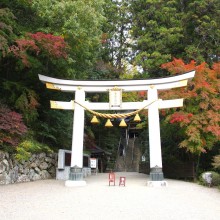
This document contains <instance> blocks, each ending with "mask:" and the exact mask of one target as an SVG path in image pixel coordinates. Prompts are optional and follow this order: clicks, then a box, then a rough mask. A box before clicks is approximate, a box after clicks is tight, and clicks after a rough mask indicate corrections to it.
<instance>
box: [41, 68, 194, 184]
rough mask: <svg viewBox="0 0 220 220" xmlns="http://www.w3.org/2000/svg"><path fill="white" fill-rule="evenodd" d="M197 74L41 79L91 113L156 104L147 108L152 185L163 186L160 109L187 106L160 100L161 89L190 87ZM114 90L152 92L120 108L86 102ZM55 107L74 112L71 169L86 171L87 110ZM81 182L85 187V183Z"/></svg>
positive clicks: (178, 101)
mask: <svg viewBox="0 0 220 220" xmlns="http://www.w3.org/2000/svg"><path fill="white" fill-rule="evenodd" d="M194 75H195V71H191V72H188V73H185V74H182V75H178V76H173V77H167V78H161V79H149V80H118V81H79V80H62V79H57V78H52V77H47V76H43V75H39V79H40V80H41V81H42V82H43V83H45V84H46V87H47V88H48V89H54V90H60V91H62V92H75V101H76V102H77V103H80V104H82V105H83V106H86V107H87V108H88V109H91V110H134V109H140V108H143V107H144V106H147V104H148V103H149V104H150V103H152V104H150V105H149V106H147V107H146V109H148V121H149V122H148V126H149V147H150V169H151V172H150V178H151V181H150V184H153V185H155V184H159V185H161V184H164V182H165V181H164V180H163V179H164V178H163V172H162V155H161V140H160V122H159V109H165V108H175V107H181V106H183V99H174V100H161V99H158V90H167V89H172V88H177V87H183V86H186V85H187V83H188V80H189V79H192V78H193V77H194ZM114 88H119V89H121V91H123V92H131V91H148V93H147V94H148V100H144V101H143V102H122V103H121V105H120V106H118V105H115V106H114V105H110V103H98V102H97V103H94V102H92V103H91V102H88V101H86V100H85V98H86V93H91V92H92V93H94V92H97V93H99V92H102V93H103V92H109V91H110V90H112V89H114ZM51 108H54V109H65V110H74V119H73V121H74V122H73V136H72V157H71V167H75V166H77V167H79V168H82V164H83V161H82V160H83V136H84V135H83V134H84V108H83V107H82V106H80V105H78V104H76V103H75V102H74V101H70V102H60V101H51ZM73 182H74V183H73ZM76 182H77V181H76V180H75V181H72V182H68V184H69V185H78V184H76ZM78 182H81V183H82V184H85V182H83V181H82V180H80V181H78ZM68 184H67V185H68ZM79 184H80V183H79Z"/></svg>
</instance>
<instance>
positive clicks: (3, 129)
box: [0, 105, 27, 147]
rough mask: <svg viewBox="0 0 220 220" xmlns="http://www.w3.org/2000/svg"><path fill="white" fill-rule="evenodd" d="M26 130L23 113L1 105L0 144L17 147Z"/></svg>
mask: <svg viewBox="0 0 220 220" xmlns="http://www.w3.org/2000/svg"><path fill="white" fill-rule="evenodd" d="M26 132H27V127H26V126H25V124H24V123H23V120H22V116H21V114H19V113H17V112H15V111H11V110H10V109H9V108H8V107H6V106H4V105H0V146H2V147H4V146H5V145H6V146H14V147H16V146H17V145H18V143H19V141H20V139H21V137H22V136H23V135H24V134H25V133H26Z"/></svg>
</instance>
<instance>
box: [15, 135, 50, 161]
mask: <svg viewBox="0 0 220 220" xmlns="http://www.w3.org/2000/svg"><path fill="white" fill-rule="evenodd" d="M16 151H17V152H16V155H15V158H16V159H17V160H18V161H22V160H28V159H29V158H30V157H31V155H32V154H34V153H42V152H46V153H52V152H53V151H52V150H51V148H50V147H49V146H47V145H44V144H41V143H39V142H37V141H35V140H30V139H29V140H25V141H23V142H21V143H20V144H19V145H18V147H17V148H16Z"/></svg>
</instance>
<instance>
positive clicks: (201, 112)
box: [160, 59, 220, 153]
mask: <svg viewBox="0 0 220 220" xmlns="http://www.w3.org/2000/svg"><path fill="white" fill-rule="evenodd" d="M161 68H163V69H166V70H168V71H169V72H170V73H171V74H172V75H173V74H182V73H185V72H188V71H191V70H195V71H196V74H195V77H194V79H193V80H192V81H190V82H189V83H188V87H187V88H178V89H172V90H169V91H166V92H161V93H160V97H162V98H163V99H168V98H169V99H172V98H184V106H183V108H180V109H176V111H175V112H174V113H172V111H173V110H169V113H171V114H168V116H167V121H169V122H170V123H178V124H179V125H180V127H181V129H183V131H184V133H185V139H184V140H183V141H182V142H181V143H180V145H179V146H180V147H183V148H186V149H187V150H188V151H190V152H192V153H200V152H206V150H207V149H211V148H212V146H213V144H214V143H215V142H216V141H218V140H220V99H219V94H220V80H219V79H220V62H219V63H214V64H213V66H212V68H210V67H209V66H208V64H207V63H205V62H204V63H201V64H200V65H196V62H195V61H191V62H190V63H189V64H185V63H184V62H183V60H181V59H174V60H173V61H172V62H169V63H165V64H163V65H162V66H161Z"/></svg>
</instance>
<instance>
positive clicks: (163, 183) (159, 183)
mask: <svg viewBox="0 0 220 220" xmlns="http://www.w3.org/2000/svg"><path fill="white" fill-rule="evenodd" d="M147 186H151V187H158V186H159V187H160V186H168V184H167V181H148V182H147Z"/></svg>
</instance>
